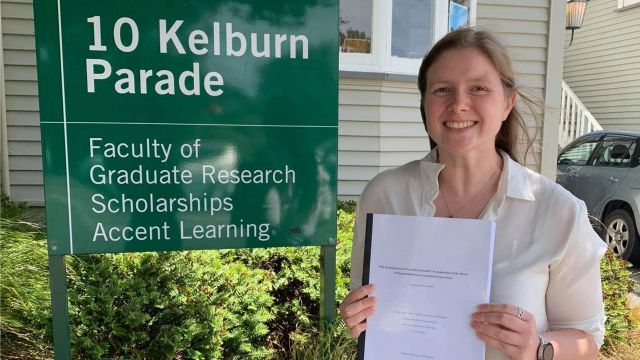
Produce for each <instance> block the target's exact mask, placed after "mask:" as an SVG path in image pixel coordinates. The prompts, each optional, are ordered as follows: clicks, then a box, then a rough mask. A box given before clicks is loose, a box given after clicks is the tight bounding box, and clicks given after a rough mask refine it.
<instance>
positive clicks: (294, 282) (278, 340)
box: [223, 202, 355, 356]
mask: <svg viewBox="0 0 640 360" xmlns="http://www.w3.org/2000/svg"><path fill="white" fill-rule="evenodd" d="M354 204H355V203H353V202H347V203H339V206H338V239H337V249H336V300H337V302H339V301H340V300H342V299H343V298H344V297H345V296H346V295H347V293H348V286H349V269H350V262H351V239H352V238H351V236H352V235H351V232H352V229H353V219H354V215H355V206H354ZM345 208H346V209H347V210H348V211H345ZM223 253H224V255H223V256H224V257H225V259H226V261H229V262H236V261H239V262H242V263H244V264H246V265H247V266H248V267H251V268H259V269H263V270H265V271H268V272H270V273H271V274H273V277H274V278H275V280H274V286H273V290H272V292H271V295H272V296H273V298H274V301H275V302H274V305H273V307H272V312H273V315H274V318H273V319H272V320H271V321H270V322H269V328H270V330H271V334H272V335H271V336H270V339H269V340H270V342H271V344H272V347H274V348H275V349H277V350H278V351H279V353H280V356H289V354H290V352H291V348H290V346H291V344H292V343H296V344H304V343H306V342H307V341H308V340H309V339H312V338H315V337H316V336H317V334H318V333H317V330H315V329H318V328H319V326H320V322H319V317H318V316H319V312H320V263H319V259H320V249H319V248H318V247H296V248H272V249H242V250H233V251H225V252H223Z"/></svg>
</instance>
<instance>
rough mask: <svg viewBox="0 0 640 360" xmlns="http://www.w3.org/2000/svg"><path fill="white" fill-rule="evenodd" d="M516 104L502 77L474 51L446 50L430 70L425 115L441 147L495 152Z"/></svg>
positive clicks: (451, 149)
mask: <svg viewBox="0 0 640 360" xmlns="http://www.w3.org/2000/svg"><path fill="white" fill-rule="evenodd" d="M514 103H515V93H513V94H507V93H506V91H505V89H504V86H503V85H502V82H501V81H500V75H499V74H498V71H497V70H496V69H495V68H494V66H493V64H492V63H491V61H490V60H489V58H487V57H486V56H485V55H484V54H483V53H481V52H480V51H479V50H477V49H475V48H465V49H452V50H447V51H445V52H444V53H442V54H441V55H440V57H439V58H438V59H437V60H436V61H435V62H434V63H433V64H432V65H431V66H430V67H429V69H428V70H427V88H426V94H425V100H424V104H423V106H424V112H425V115H426V118H427V131H428V132H429V135H430V136H431V138H432V139H433V140H434V141H435V142H436V143H437V144H438V149H440V150H442V151H446V152H450V153H452V154H467V153H469V152H470V151H475V152H480V153H485V152H486V153H487V154H491V153H495V138H496V135H497V134H498V131H499V130H500V126H501V125H502V122H503V121H504V120H505V119H506V118H507V115H509V112H510V111H511V109H512V108H513V105H514Z"/></svg>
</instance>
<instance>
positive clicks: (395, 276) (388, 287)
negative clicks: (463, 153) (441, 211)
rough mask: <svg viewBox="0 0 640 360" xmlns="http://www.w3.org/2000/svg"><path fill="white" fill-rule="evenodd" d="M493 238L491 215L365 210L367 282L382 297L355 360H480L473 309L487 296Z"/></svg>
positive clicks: (480, 346) (482, 354) (482, 352)
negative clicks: (447, 215)
mask: <svg viewBox="0 0 640 360" xmlns="http://www.w3.org/2000/svg"><path fill="white" fill-rule="evenodd" d="M494 238H495V223H494V222H492V221H488V220H475V219H451V218H434V217H420V216H399V215H378V214H368V215H367V234H366V245H365V259H364V272H363V275H364V276H363V285H364V284H369V283H370V284H375V285H376V293H375V296H376V298H377V299H378V301H377V305H376V312H375V314H374V315H373V316H371V317H370V318H369V319H368V320H367V323H368V324H367V331H366V332H365V333H364V334H363V335H362V336H361V337H360V341H359V348H358V359H365V360H377V359H380V360H382V359H384V360H388V359H401V360H402V359H440V360H444V359H468V360H483V359H484V357H485V345H484V343H483V342H481V341H480V340H479V339H478V338H476V336H475V333H474V331H473V330H472V329H471V314H472V313H473V312H474V311H475V309H476V306H477V305H478V304H482V303H488V302H489V295H490V290H491V268H492V263H493V245H494Z"/></svg>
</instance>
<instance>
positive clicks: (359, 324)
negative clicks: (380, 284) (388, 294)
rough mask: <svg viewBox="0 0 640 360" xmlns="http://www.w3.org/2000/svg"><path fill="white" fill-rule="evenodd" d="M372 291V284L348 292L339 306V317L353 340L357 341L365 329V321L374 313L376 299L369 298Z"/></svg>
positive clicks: (373, 288)
mask: <svg viewBox="0 0 640 360" xmlns="http://www.w3.org/2000/svg"><path fill="white" fill-rule="evenodd" d="M374 290H375V287H374V285H372V284H369V285H365V286H361V287H359V288H357V289H355V290H353V291H352V292H350V293H349V295H347V297H345V298H344V300H342V303H341V304H340V317H342V321H344V324H345V325H347V328H348V329H349V334H350V335H351V337H353V338H356V339H357V338H358V336H360V333H361V332H363V331H365V330H366V329H367V323H366V322H365V320H367V318H369V317H370V316H371V315H373V313H374V312H375V311H376V298H374V297H372V296H371V294H373V291H374Z"/></svg>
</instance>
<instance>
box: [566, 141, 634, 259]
mask: <svg viewBox="0 0 640 360" xmlns="http://www.w3.org/2000/svg"><path fill="white" fill-rule="evenodd" d="M556 181H557V182H558V184H560V185H562V186H563V187H564V188H566V189H567V190H569V191H571V193H573V194H574V195H575V196H576V197H578V198H580V199H582V200H583V201H584V202H585V203H586V204H587V209H588V211H589V214H590V215H591V216H592V217H593V219H592V220H593V223H594V226H596V227H597V228H599V229H600V233H601V234H602V238H603V239H604V241H605V242H606V243H607V244H608V245H609V247H610V248H611V249H612V250H613V251H614V252H616V253H617V254H619V255H620V256H621V257H622V258H623V259H627V260H629V261H631V262H633V263H634V264H636V265H640V235H639V234H638V229H640V132H631V131H597V132H593V133H590V134H586V135H583V136H581V137H579V138H577V139H576V140H575V141H573V142H572V143H571V144H569V145H567V146H566V147H565V148H564V149H563V150H562V151H561V152H560V155H559V156H558V175H557V178H556Z"/></svg>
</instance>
